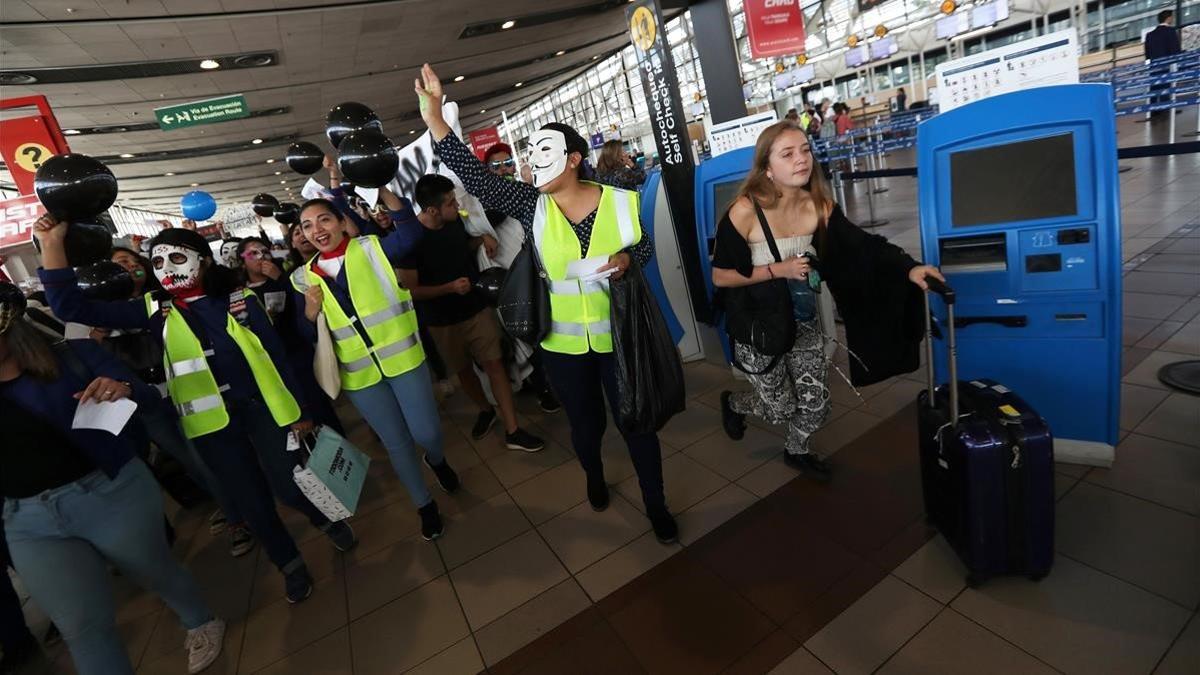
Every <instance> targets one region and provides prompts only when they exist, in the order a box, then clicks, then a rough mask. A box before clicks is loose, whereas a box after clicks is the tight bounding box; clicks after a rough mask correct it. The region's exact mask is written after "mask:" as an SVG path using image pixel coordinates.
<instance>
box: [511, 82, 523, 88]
mask: <svg viewBox="0 0 1200 675" xmlns="http://www.w3.org/2000/svg"><path fill="white" fill-rule="evenodd" d="M523 84H525V83H524V82H518V83H516V84H514V85H513V86H514V87H519V86H521V85H523Z"/></svg>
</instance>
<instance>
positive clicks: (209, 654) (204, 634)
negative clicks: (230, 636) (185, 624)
mask: <svg viewBox="0 0 1200 675" xmlns="http://www.w3.org/2000/svg"><path fill="white" fill-rule="evenodd" d="M224 641H225V622H224V621H222V620H220V619H213V620H212V621H209V622H208V623H206V624H204V625H203V626H200V627H199V628H193V629H191V630H189V631H188V632H187V639H186V640H184V641H183V646H184V649H186V650H187V654H188V672H189V673H193V674H194V673H198V672H200V671H202V670H204V669H205V668H207V667H209V666H211V665H212V663H213V661H216V660H217V657H218V656H220V655H221V645H222V644H223V643H224Z"/></svg>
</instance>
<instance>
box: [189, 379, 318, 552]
mask: <svg viewBox="0 0 1200 675" xmlns="http://www.w3.org/2000/svg"><path fill="white" fill-rule="evenodd" d="M225 406H226V409H227V410H228V411H229V424H228V425H227V426H226V427H225V428H224V429H220V430H218V431H214V432H213V433H211V434H205V435H203V436H200V437H198V438H196V439H195V443H196V447H197V448H199V449H200V454H201V456H202V457H203V458H204V461H205V462H207V463H208V465H209V466H210V467H212V470H213V473H215V474H216V476H217V478H218V479H219V480H220V481H221V485H222V487H224V488H225V489H226V490H227V491H228V493H229V494H230V495H231V496H232V497H233V500H234V502H235V503H237V506H238V510H239V511H240V512H241V514H242V516H243V517H244V518H245V520H246V523H247V524H248V525H249V526H250V531H252V532H253V533H254V535H255V536H256V537H258V540H259V541H260V542H261V543H262V545H263V549H264V550H265V551H266V552H267V557H268V558H270V559H271V562H272V563H274V564H275V566H276V567H278V568H279V569H280V571H283V572H285V573H286V572H289V571H291V570H292V569H294V568H295V566H297V565H299V564H300V562H299V561H300V552H299V550H298V549H297V548H296V542H295V540H294V539H292V535H290V534H288V531H287V529H286V528H285V527H284V526H283V521H282V520H280V519H279V512H278V511H277V510H276V509H275V501H274V499H272V495H274V497H275V498H277V499H278V500H279V501H280V502H282V503H283V504H285V505H287V506H289V507H291V508H293V509H295V510H297V511H299V512H301V513H303V514H304V515H305V516H306V517H307V518H308V520H309V522H311V523H312V524H313V525H315V526H316V527H318V528H320V529H324V528H326V527H328V526H329V519H328V518H326V517H325V516H324V515H323V514H322V513H321V511H320V510H319V509H317V507H315V506H313V505H312V502H310V501H308V498H307V497H305V496H304V493H302V492H300V488H298V487H296V483H295V482H294V481H293V480H292V469H293V468H294V467H295V466H296V465H297V462H298V461H299V457H298V456H297V453H296V452H294V451H288V449H287V434H288V430H287V429H284V428H281V427H280V426H279V425H278V424H276V423H275V419H274V418H273V417H271V411H270V410H268V409H267V406H266V404H265V403H263V402H262V401H258V400H247V401H233V400H228V399H227V400H226V401H225Z"/></svg>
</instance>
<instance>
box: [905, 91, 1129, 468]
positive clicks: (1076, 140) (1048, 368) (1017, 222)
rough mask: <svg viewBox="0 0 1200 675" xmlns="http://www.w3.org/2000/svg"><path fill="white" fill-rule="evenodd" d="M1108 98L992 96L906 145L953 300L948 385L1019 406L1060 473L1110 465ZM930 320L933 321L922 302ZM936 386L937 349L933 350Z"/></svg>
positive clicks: (1113, 315)
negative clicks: (1038, 421)
mask: <svg viewBox="0 0 1200 675" xmlns="http://www.w3.org/2000/svg"><path fill="white" fill-rule="evenodd" d="M1114 120H1115V117H1114V111H1113V99H1112V89H1111V88H1110V87H1109V86H1108V85H1100V84H1074V85H1061V86H1052V87H1042V88H1037V89H1030V90H1026V91H1019V92H1015V93H1010V94H1004V95H1000V96H995V97H992V98H988V99H984V100H982V101H977V102H975V103H971V104H969V105H966V106H963V107H961V108H957V109H955V110H952V111H949V112H946V113H943V114H941V115H938V116H937V117H934V118H932V119H930V120H928V121H926V122H924V123H922V124H921V126H920V127H919V129H918V132H917V170H918V180H919V186H918V190H919V204H920V216H921V242H922V244H921V246H922V252H923V255H924V258H925V261H926V262H928V263H930V264H933V265H937V266H938V267H940V268H941V270H942V271H943V272H944V273H945V274H946V278H947V280H948V281H949V283H950V285H951V286H952V287H954V289H955V291H956V293H957V296H958V304H957V317H956V322H955V323H956V325H957V327H958V336H957V337H958V345H957V347H958V373H959V378H960V379H961V380H968V381H969V380H971V379H973V378H981V377H986V378H991V379H994V380H996V381H997V382H1002V383H1003V384H1004V385H1005V386H1007V387H1010V388H1011V389H1012V390H1013V391H1015V392H1017V393H1019V394H1020V395H1021V397H1022V398H1024V399H1025V400H1027V401H1028V402H1029V403H1030V404H1032V405H1033V406H1034V408H1036V409H1037V411H1038V412H1039V413H1041V414H1042V416H1043V417H1045V418H1046V420H1047V421H1048V422H1049V423H1050V428H1051V430H1052V431H1053V433H1054V437H1055V455H1056V458H1057V459H1058V461H1066V462H1072V463H1080V464H1092V465H1097V466H1108V465H1110V464H1111V463H1112V461H1113V458H1114V448H1115V446H1116V444H1117V433H1118V431H1117V425H1118V421H1119V396H1120V373H1121V220H1120V219H1121V207H1120V196H1119V192H1118V190H1119V182H1118V179H1117V148H1116V128H1115V126H1116V125H1115V121H1114ZM932 302H933V303H934V306H935V308H934V314H935V316H941V315H944V308H943V307H941V305H940V301H937V300H933V301H932ZM935 352H936V353H937V354H938V355H939V356H938V358H937V363H938V365H939V367H941V370H940V371H939V372H940V379H939V381H945V379H946V377H947V375H946V373H945V369H944V366H945V363H946V355H945V344H944V343H943V341H942V340H936V341H935Z"/></svg>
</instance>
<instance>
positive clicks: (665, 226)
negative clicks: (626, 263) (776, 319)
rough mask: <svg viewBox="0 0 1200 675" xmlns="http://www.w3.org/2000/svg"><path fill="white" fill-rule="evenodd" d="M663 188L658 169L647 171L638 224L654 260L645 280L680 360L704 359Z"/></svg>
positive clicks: (640, 196) (673, 224)
mask: <svg viewBox="0 0 1200 675" xmlns="http://www.w3.org/2000/svg"><path fill="white" fill-rule="evenodd" d="M665 190H666V187H665V186H664V185H663V182H662V174H661V173H659V171H658V170H652V171H650V173H649V175H647V177H646V182H645V183H644V184H643V185H642V189H641V192H640V194H639V201H640V203H641V216H642V224H644V225H645V226H646V230H647V232H648V234H649V235H650V238H651V239H652V240H653V241H654V259H653V261H652V264H651V266H650V267H649V268H647V269H646V271H645V272H646V280H647V282H648V283H649V284H650V288H651V290H652V291H653V292H654V294H655V296H656V297H657V298H658V301H659V307H660V308H662V310H663V318H665V319H666V321H667V327H668V329H669V330H670V331H671V337H672V338H674V340H675V344H676V345H678V346H679V356H680V358H681V359H683V360H684V361H693V360H697V359H701V358H704V349H703V346H702V344H701V340H700V327H699V324H698V323H697V322H696V315H695V312H693V311H692V301H691V297H690V295H689V294H688V286H687V280H686V279H685V278H684V271H683V262H682V260H681V259H680V256H681V255H682V253H681V251H680V250H679V240H678V238H677V237H676V236H675V222H674V220H673V219H672V218H671V208H670V205H669V204H668V203H667V196H666V193H665Z"/></svg>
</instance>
